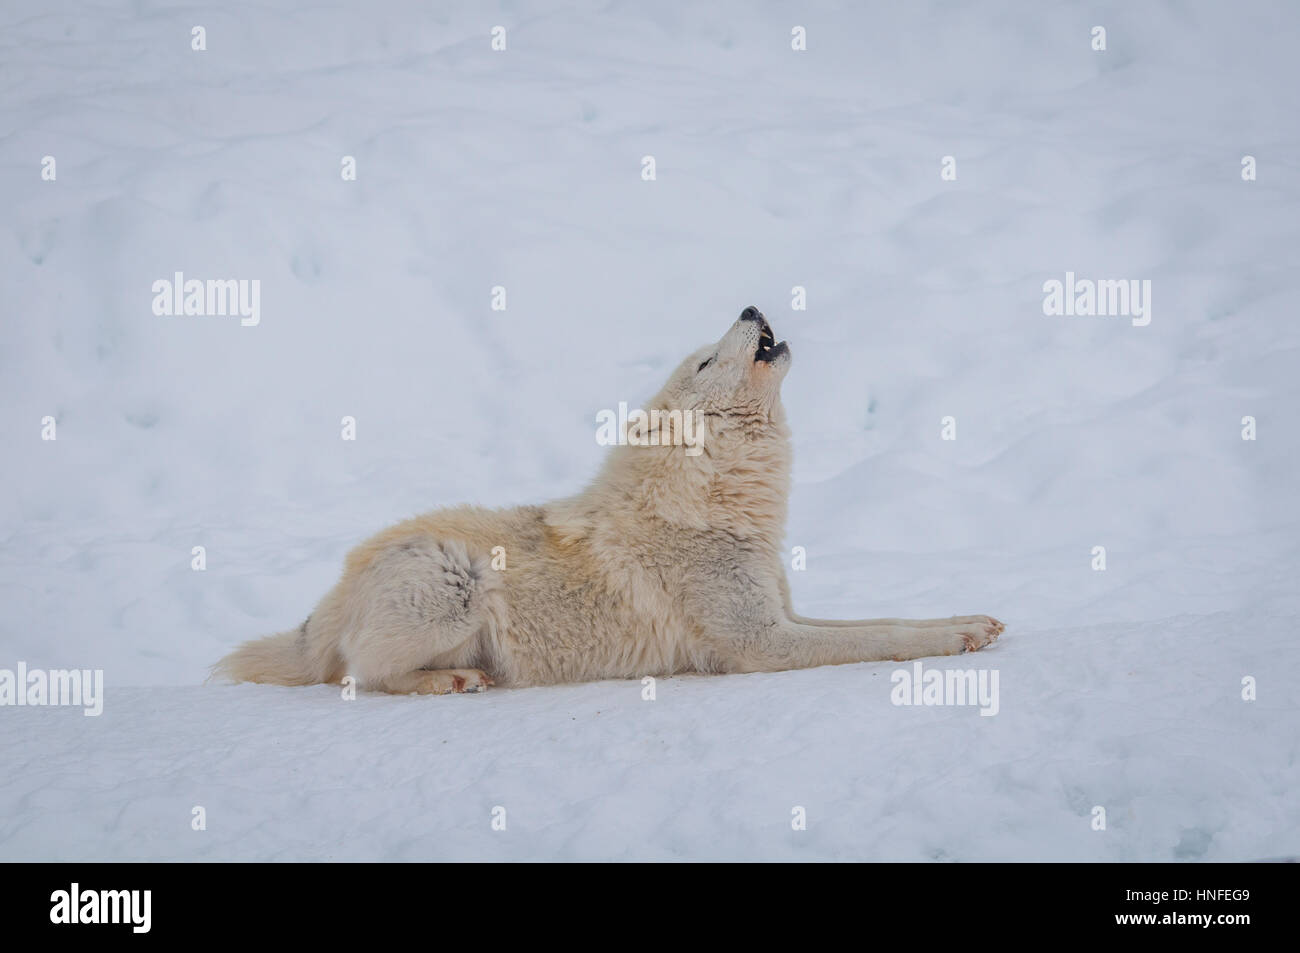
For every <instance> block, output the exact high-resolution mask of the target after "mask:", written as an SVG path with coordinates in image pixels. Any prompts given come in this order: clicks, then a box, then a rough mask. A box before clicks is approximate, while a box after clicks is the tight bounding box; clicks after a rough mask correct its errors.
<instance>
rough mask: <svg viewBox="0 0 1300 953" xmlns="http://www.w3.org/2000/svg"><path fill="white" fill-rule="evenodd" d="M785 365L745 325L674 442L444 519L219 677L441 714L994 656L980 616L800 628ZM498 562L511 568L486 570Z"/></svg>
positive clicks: (676, 417)
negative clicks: (487, 699)
mask: <svg viewBox="0 0 1300 953" xmlns="http://www.w3.org/2000/svg"><path fill="white" fill-rule="evenodd" d="M790 361H791V357H790V348H789V347H788V346H787V345H786V344H785V342H781V343H779V344H778V343H776V341H775V339H774V338H773V335H772V329H771V328H770V326H769V325H768V323H767V321H766V320H764V318H763V315H762V314H761V313H759V311H758V310H757V309H756V308H746V309H745V311H744V312H743V313H742V314H741V316H740V317H739V319H737V320H736V322H735V323H734V324H733V325H732V326H731V328H730V329H729V330H728V331H727V333H726V334H724V335H723V336H722V338H721V340H719V341H718V342H717V343H715V344H710V345H708V346H706V347H703V348H700V349H699V350H698V351H696V352H695V353H694V354H692V355H691V356H690V357H688V358H687V359H686V360H685V361H683V362H682V364H681V365H680V366H679V367H678V368H677V370H676V371H674V372H673V374H672V376H671V377H670V378H669V379H668V383H667V384H665V385H664V388H663V390H661V391H660V392H659V394H658V396H656V397H655V398H654V400H653V401H652V402H651V403H650V405H649V406H648V408H647V409H649V410H653V409H658V410H660V411H661V412H662V413H661V414H658V415H655V418H656V419H657V420H658V421H661V422H666V423H660V426H661V427H664V428H665V431H664V432H663V433H661V434H659V439H658V440H653V441H648V442H649V443H652V444H654V445H651V446H644V445H637V444H644V443H646V442H647V441H645V440H644V439H643V438H644V435H638V436H639V437H641V438H642V439H638V440H635V441H626V442H623V441H620V443H621V444H624V445H620V446H617V447H614V448H613V449H612V450H611V451H610V452H609V455H608V458H607V459H606V462H605V465H604V467H603V469H602V470H601V472H600V473H599V475H598V476H597V477H596V479H595V481H594V482H593V483H592V484H591V485H590V486H589V487H587V489H585V490H584V491H583V492H581V493H579V494H578V495H577V496H573V497H569V498H568V499H564V500H560V501H557V502H554V503H548V504H546V505H543V506H523V507H517V508H514V509H505V510H485V509H480V508H475V507H458V508H455V509H448V510H440V511H437V512H434V513H430V514H427V515H425V516H419V517H416V518H414V519H411V520H408V521H406V522H404V523H401V524H399V525H397V526H394V527H392V528H391V529H388V530H385V531H384V532H382V533H380V534H379V535H378V536H375V537H374V538H372V539H371V540H369V541H368V542H366V543H363V544H362V545H361V546H359V547H358V548H357V549H355V550H354V551H353V552H352V553H350V554H349V555H348V557H347V561H346V564H345V567H344V570H343V577H342V578H341V579H340V580H339V582H338V584H337V585H336V586H335V587H334V588H333V590H331V591H330V593H329V594H328V595H326V596H325V598H324V599H323V600H322V601H321V603H320V604H319V605H318V606H317V607H316V609H315V610H314V611H313V612H312V614H311V615H310V616H308V618H307V621H306V622H304V623H303V624H302V625H301V626H299V627H298V628H297V629H295V630H291V631H288V632H283V633H280V634H279V635H272V636H270V637H268V638H265V639H261V640H257V641H253V642H247V643H245V644H244V645H242V646H240V647H239V648H238V649H236V650H235V651H234V652H232V653H231V654H230V655H228V656H226V657H225V658H224V659H222V660H221V661H220V662H218V663H217V665H216V666H215V669H214V674H216V675H220V676H225V677H228V678H231V679H234V680H237V681H251V682H271V683H275V684H280V685H311V684H316V683H320V682H337V681H340V680H341V679H342V678H343V677H344V675H345V674H351V675H353V676H355V677H356V678H357V681H358V683H359V684H360V685H361V686H362V687H363V688H367V689H372V690H376V691H384V692H398V693H407V692H421V693H435V694H441V693H445V692H471V691H481V690H483V689H484V688H486V687H487V686H488V685H492V684H499V685H509V686H523V685H544V684H554V683H557V682H575V681H583V680H588V679H598V678H627V677H640V676H645V675H668V674H672V673H675V672H772V671H781V670H785V669H793V668H810V667H813V666H817V665H838V664H841V663H845V662H867V661H880V660H884V659H893V660H895V661H901V660H903V659H912V658H918V657H920V656H926V655H953V654H956V653H958V652H965V651H968V650H974V649H979V648H982V647H983V646H985V645H987V644H989V643H990V642H992V641H993V640H994V639H996V638H997V637H998V634H999V633H1000V632H1001V631H1002V628H1003V627H1002V623H1000V622H998V621H997V620H996V619H992V618H989V617H988V616H982V615H980V616H961V617H953V618H950V619H934V620H927V621H908V620H902V619H864V620H859V621H830V620H825V619H809V618H806V617H804V616H801V615H799V614H797V613H796V612H795V611H794V609H793V607H792V606H791V602H790V587H789V584H788V583H787V581H786V578H785V567H784V564H783V561H782V558H781V548H780V546H781V538H782V535H783V533H784V527H785V516H786V498H787V496H788V494H789V489H790V432H789V429H788V428H787V426H786V422H785V414H784V411H783V410H782V407H781V400H780V387H781V381H782V380H783V379H784V377H785V375H786V372H787V371H788V370H789V368H790ZM672 411H680V413H671V412H672ZM696 412H698V418H699V419H701V420H702V425H703V431H702V433H699V434H697V435H696V438H697V439H696V440H692V441H691V443H692V444H695V445H696V447H699V446H702V447H703V452H702V453H699V452H696V453H694V454H688V453H687V450H690V449H692V448H691V447H688V446H686V445H684V443H683V441H682V440H681V439H680V437H681V435H680V434H675V433H671V432H669V431H670V430H671V428H673V427H675V426H677V427H679V426H681V423H680V422H681V421H682V419H683V417H684V415H685V414H692V415H695V414H696ZM641 425H642V426H643V425H644V424H641ZM629 426H631V425H630V424H629ZM700 438H702V443H700V442H698V441H699V440H700ZM495 547H503V549H501V550H496V553H497V555H498V556H502V555H504V561H505V568H493V551H494V548H495Z"/></svg>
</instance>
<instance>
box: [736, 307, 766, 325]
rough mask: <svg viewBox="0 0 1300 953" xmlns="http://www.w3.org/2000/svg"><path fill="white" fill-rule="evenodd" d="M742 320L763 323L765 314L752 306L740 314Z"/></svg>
mask: <svg viewBox="0 0 1300 953" xmlns="http://www.w3.org/2000/svg"><path fill="white" fill-rule="evenodd" d="M740 320H742V321H762V320H763V312H762V311H759V310H758V309H757V308H755V307H754V306H753V305H750V306H749V307H748V308H746V309H745V310H744V311H742V312H740Z"/></svg>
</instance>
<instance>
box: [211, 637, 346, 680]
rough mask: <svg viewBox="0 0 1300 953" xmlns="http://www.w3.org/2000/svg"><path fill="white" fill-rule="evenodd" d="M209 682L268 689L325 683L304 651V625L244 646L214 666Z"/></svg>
mask: <svg viewBox="0 0 1300 953" xmlns="http://www.w3.org/2000/svg"><path fill="white" fill-rule="evenodd" d="M211 677H212V678H225V679H229V680H230V681H232V682H265V683H268V684H271V685H316V684H319V683H320V682H323V681H326V678H325V675H324V673H321V672H320V671H319V666H317V665H314V664H313V660H312V658H311V655H310V653H309V652H308V650H307V623H306V622H304V623H303V624H302V625H301V626H299V627H298V628H296V629H293V630H291V631H289V632H280V633H278V634H276V635H268V636H267V637H266V638H264V639H253V640H252V641H251V642H245V643H244V644H243V645H241V646H240V647H239V648H237V649H235V651H233V652H231V653H230V654H229V655H227V656H226V657H225V658H223V659H222V660H221V661H220V662H218V663H217V664H216V665H214V666H212V675H211Z"/></svg>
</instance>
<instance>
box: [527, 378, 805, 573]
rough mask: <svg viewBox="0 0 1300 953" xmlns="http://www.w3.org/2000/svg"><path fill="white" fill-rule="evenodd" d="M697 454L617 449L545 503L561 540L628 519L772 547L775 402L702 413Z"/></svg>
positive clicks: (780, 464) (777, 483)
mask: <svg viewBox="0 0 1300 953" xmlns="http://www.w3.org/2000/svg"><path fill="white" fill-rule="evenodd" d="M701 436H702V443H701V448H702V452H701V453H699V454H698V455H695V456H691V455H689V454H688V453H687V450H688V448H687V447H685V446H657V447H645V446H619V447H615V448H613V449H612V450H611V451H610V454H609V456H608V458H607V459H606V461H605V464H604V466H603V467H602V469H601V471H600V473H599V474H598V475H597V477H596V479H595V480H594V481H593V482H592V483H591V485H590V486H588V487H587V489H586V490H584V491H583V492H582V493H580V494H578V495H577V496H574V497H570V498H569V499H567V500H562V501H559V502H558V503H555V504H553V505H552V506H550V507H548V522H549V523H550V524H551V525H552V526H553V527H554V528H555V529H556V530H557V531H558V532H559V533H560V534H561V536H562V538H564V539H566V540H567V541H570V542H576V541H577V540H578V539H581V538H583V537H586V538H600V537H602V536H605V535H606V534H605V532H602V530H604V529H607V528H612V527H615V526H624V527H625V526H627V525H628V524H627V520H628V518H629V517H631V518H633V519H635V520H645V521H651V520H655V521H661V522H662V523H663V524H667V525H669V526H671V527H674V528H680V529H690V530H696V531H715V532H726V533H729V534H731V535H733V536H736V537H738V538H741V539H747V540H751V541H753V542H755V543H757V544H759V545H760V546H763V547H765V548H770V549H772V550H775V549H776V548H777V547H779V546H780V544H781V540H782V537H783V535H784V533H785V518H786V500H787V497H788V494H789V485H790V460H791V456H790V431H789V428H788V427H787V426H786V423H785V414H784V411H783V410H782V408H781V405H780V401H779V400H776V399H774V400H773V401H772V402H771V403H770V404H768V405H767V406H763V407H753V408H745V409H738V410H737V411H733V412H729V413H727V414H705V415H704V416H703V433H702V434H701Z"/></svg>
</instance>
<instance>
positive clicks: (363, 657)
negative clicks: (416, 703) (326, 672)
mask: <svg viewBox="0 0 1300 953" xmlns="http://www.w3.org/2000/svg"><path fill="white" fill-rule="evenodd" d="M499 585H500V581H499V578H498V574H497V573H496V572H495V571H494V570H493V569H492V568H491V566H490V564H489V561H488V560H487V558H486V557H475V556H473V555H471V554H470V552H469V551H468V549H467V547H466V546H465V544H464V543H462V542H459V541H456V540H440V539H430V538H417V539H412V540H408V541H403V542H399V543H394V544H393V545H391V546H390V547H388V548H387V549H385V550H384V551H383V552H381V553H379V554H378V555H377V556H376V557H375V558H374V560H373V561H372V562H371V564H370V565H369V566H368V567H367V568H366V569H365V571H364V573H363V574H362V576H361V578H360V579H359V580H358V582H357V586H356V589H355V591H354V592H353V593H351V599H352V600H354V602H353V609H354V614H353V618H354V619H355V620H356V621H355V623H354V624H353V625H352V626H351V627H350V629H349V631H348V632H347V634H346V635H345V636H344V637H343V639H342V641H341V644H340V647H339V648H340V652H341V654H342V656H343V659H344V662H345V664H346V667H347V671H348V672H350V673H351V674H353V675H355V676H356V677H357V680H358V681H359V683H360V685H361V687H362V688H365V689H370V690H374V691H385V692H395V693H403V694H404V693H408V692H420V693H422V694H443V693H449V692H459V691H481V690H482V689H484V688H486V687H487V686H488V685H490V684H492V680H491V678H490V677H489V676H488V675H487V674H485V673H484V672H483V671H480V667H487V666H488V664H489V663H490V661H491V660H490V651H489V648H488V645H487V642H488V641H489V640H487V639H485V638H484V637H483V636H484V634H485V632H486V630H487V629H488V628H489V626H490V625H491V622H492V617H493V606H492V603H493V600H496V599H499V594H498V593H497V591H496V590H497V588H498V587H499ZM458 686H459V687H458Z"/></svg>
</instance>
